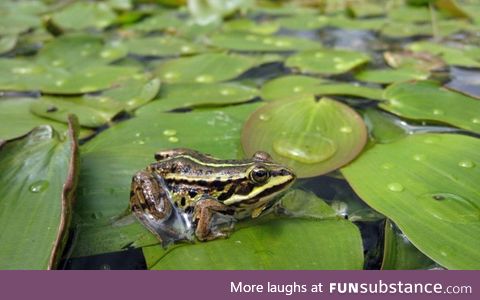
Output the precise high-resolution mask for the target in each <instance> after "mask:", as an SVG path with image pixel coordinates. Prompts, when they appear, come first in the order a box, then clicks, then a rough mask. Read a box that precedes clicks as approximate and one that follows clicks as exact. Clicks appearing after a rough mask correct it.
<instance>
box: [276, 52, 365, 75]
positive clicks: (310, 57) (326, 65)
mask: <svg viewBox="0 0 480 300" xmlns="http://www.w3.org/2000/svg"><path fill="white" fill-rule="evenodd" d="M369 60H370V57H369V56H368V55H367V54H365V53H361V52H354V51H348V50H339V49H321V50H315V51H305V52H300V53H297V54H294V55H292V56H290V57H289V58H288V59H287V60H286V62H285V65H286V66H287V67H290V68H298V69H300V71H302V72H303V73H314V74H327V75H328V74H341V73H345V72H348V71H350V70H351V69H353V68H355V67H357V66H359V65H362V64H364V63H366V62H368V61H369Z"/></svg>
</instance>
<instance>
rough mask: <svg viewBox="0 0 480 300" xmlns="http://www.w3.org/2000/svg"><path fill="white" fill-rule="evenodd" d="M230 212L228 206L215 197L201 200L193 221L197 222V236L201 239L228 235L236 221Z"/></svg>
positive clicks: (206, 239)
mask: <svg viewBox="0 0 480 300" xmlns="http://www.w3.org/2000/svg"><path fill="white" fill-rule="evenodd" d="M230 212H231V211H230V208H229V207H228V206H226V205H224V204H222V203H219V202H218V201H216V200H214V199H208V198H207V199H202V200H200V201H199V202H198V203H197V204H196V206H195V210H194V212H193V221H194V222H196V223H197V227H196V229H195V235H196V237H197V238H198V239H199V240H200V241H209V240H213V239H216V238H225V237H228V235H229V234H230V233H231V232H232V231H233V227H234V225H235V222H236V219H235V218H234V217H233V215H231V214H230Z"/></svg>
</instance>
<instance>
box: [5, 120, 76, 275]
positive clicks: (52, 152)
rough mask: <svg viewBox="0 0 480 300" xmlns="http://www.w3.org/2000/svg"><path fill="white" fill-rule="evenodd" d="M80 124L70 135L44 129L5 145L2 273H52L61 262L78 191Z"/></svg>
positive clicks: (72, 122)
mask: <svg viewBox="0 0 480 300" xmlns="http://www.w3.org/2000/svg"><path fill="white" fill-rule="evenodd" d="M74 122H75V121H73V120H71V121H70V129H69V133H68V136H67V137H63V136H61V135H60V134H58V133H57V132H55V131H54V130H53V128H52V127H50V126H40V127H37V128H35V129H33V130H32V131H31V132H30V133H29V134H28V135H26V136H24V137H22V138H18V139H16V140H11V141H9V142H7V143H5V144H3V145H2V146H1V147H0V152H1V155H0V168H1V172H0V182H2V184H1V185H0V191H1V194H2V195H3V196H2V199H1V201H0V203H1V204H2V210H1V211H0V225H1V226H0V233H1V234H0V236H1V238H0V256H1V257H2V260H1V261H0V267H1V268H2V269H52V268H55V267H56V265H57V263H58V262H59V260H60V257H61V255H62V251H63V248H64V246H65V243H66V239H67V237H68V227H69V225H70V218H71V213H72V201H73V197H74V193H75V188H76V170H77V163H78V161H77V159H78V153H77V147H78V146H77V134H76V129H75V124H74ZM25 220H28V222H25Z"/></svg>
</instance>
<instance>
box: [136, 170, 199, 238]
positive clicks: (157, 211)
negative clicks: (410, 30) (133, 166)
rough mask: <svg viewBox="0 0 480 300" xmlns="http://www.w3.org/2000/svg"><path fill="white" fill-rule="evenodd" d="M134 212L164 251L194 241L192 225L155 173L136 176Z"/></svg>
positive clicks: (146, 172) (143, 172)
mask: <svg viewBox="0 0 480 300" xmlns="http://www.w3.org/2000/svg"><path fill="white" fill-rule="evenodd" d="M130 209H131V211H132V212H133V214H134V215H135V217H136V218H137V219H138V220H139V221H140V222H141V223H142V224H143V225H144V226H145V227H146V228H147V229H148V230H150V231H151V232H152V233H153V234H154V235H156V236H157V238H158V239H159V240H160V241H161V242H162V246H164V247H166V246H168V245H169V244H171V243H174V242H176V241H182V240H190V239H191V238H192V237H191V236H192V234H191V233H190V231H191V228H190V227H191V226H190V224H189V222H188V221H186V220H185V219H184V218H183V216H182V214H180V213H179V212H178V211H177V210H176V208H175V207H174V205H173V202H172V199H171V196H170V194H169V193H168V189H167V188H166V187H165V182H164V180H163V178H161V177H160V176H158V175H156V174H155V173H152V172H148V171H140V172H137V173H136V174H135V175H134V176H133V179H132V189H131V195H130Z"/></svg>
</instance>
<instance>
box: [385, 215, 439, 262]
mask: <svg viewBox="0 0 480 300" xmlns="http://www.w3.org/2000/svg"><path fill="white" fill-rule="evenodd" d="M433 266H435V263H434V262H433V261H432V260H431V259H430V258H428V257H427V256H425V254H423V253H422V252H420V251H419V250H418V249H417V248H415V246H414V245H412V243H411V242H410V241H409V240H408V238H407V237H406V236H405V235H404V234H403V233H402V232H401V231H400V230H399V229H398V227H397V226H395V224H394V223H392V222H391V221H390V220H387V222H386V224H385V242H384V246H383V261H382V270H418V269H426V268H429V267H433Z"/></svg>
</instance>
